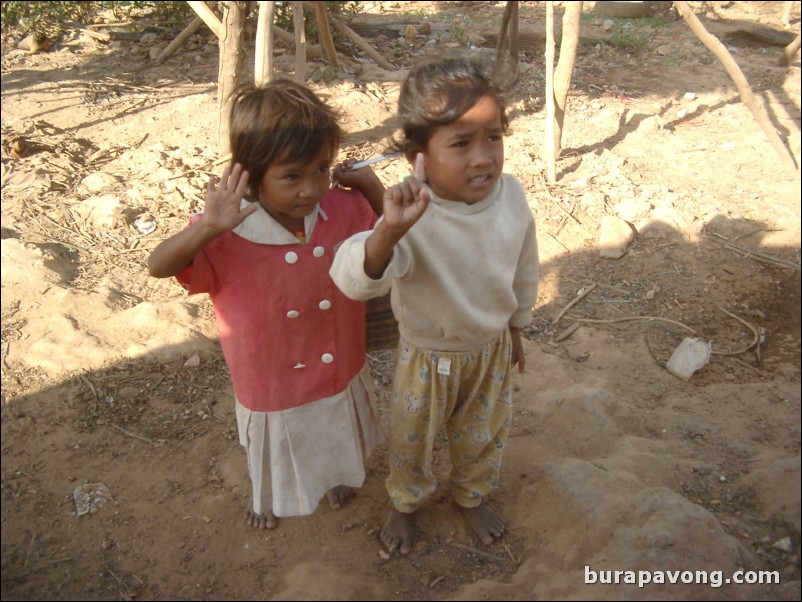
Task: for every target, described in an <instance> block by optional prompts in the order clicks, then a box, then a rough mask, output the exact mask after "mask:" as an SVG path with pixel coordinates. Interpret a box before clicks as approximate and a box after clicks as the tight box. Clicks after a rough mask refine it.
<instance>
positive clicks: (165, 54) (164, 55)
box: [156, 17, 203, 63]
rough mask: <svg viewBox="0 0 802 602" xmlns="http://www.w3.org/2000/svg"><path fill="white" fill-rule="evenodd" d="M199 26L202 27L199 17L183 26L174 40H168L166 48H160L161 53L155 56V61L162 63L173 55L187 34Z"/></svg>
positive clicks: (196, 29)
mask: <svg viewBox="0 0 802 602" xmlns="http://www.w3.org/2000/svg"><path fill="white" fill-rule="evenodd" d="M201 27H203V19H201V18H200V17H195V18H194V19H193V20H192V23H190V24H189V25H187V26H186V27H185V28H184V31H182V32H181V33H179V34H178V36H176V38H175V40H173V41H172V42H170V44H169V45H168V46H167V48H165V49H164V50H162V52H161V54H160V55H159V56H158V57H157V58H156V62H157V63H163V62H164V61H166V60H167V59H169V58H170V57H171V56H173V55H174V54H175V51H176V50H178V48H179V47H180V46H181V44H183V43H184V42H185V41H186V39H187V38H188V37H189V36H191V35H192V34H194V33H195V32H196V31H198V30H199V29H200V28H201Z"/></svg>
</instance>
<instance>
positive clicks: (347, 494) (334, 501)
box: [326, 485, 355, 510]
mask: <svg viewBox="0 0 802 602" xmlns="http://www.w3.org/2000/svg"><path fill="white" fill-rule="evenodd" d="M354 495H355V492H354V490H353V489H351V488H350V487H346V486H345V485H337V486H336V487H332V488H331V489H329V490H328V491H327V492H326V499H327V500H329V506H331V507H332V508H333V509H334V510H337V509H338V508H342V507H343V506H345V505H346V504H347V503H348V502H350V501H351V499H352V498H353V497H354Z"/></svg>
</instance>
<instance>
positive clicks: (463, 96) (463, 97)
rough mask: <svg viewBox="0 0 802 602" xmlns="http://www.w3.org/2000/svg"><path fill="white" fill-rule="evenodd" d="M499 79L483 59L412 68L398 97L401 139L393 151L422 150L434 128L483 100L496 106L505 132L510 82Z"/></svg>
mask: <svg viewBox="0 0 802 602" xmlns="http://www.w3.org/2000/svg"><path fill="white" fill-rule="evenodd" d="M502 77H504V76H503V74H502V73H501V72H498V73H494V71H493V69H492V67H491V65H490V64H489V63H488V62H487V61H486V59H483V58H480V57H468V56H463V55H454V56H447V57H444V58H442V57H441V58H435V59H430V60H427V61H425V62H423V63H421V64H419V65H417V66H415V67H413V68H412V69H411V70H410V72H409V74H408V75H407V77H406V79H405V80H404V83H403V84H402V85H401V92H400V94H399V96H398V118H399V120H400V121H401V124H400V127H401V130H402V132H403V139H402V140H400V141H399V140H394V141H393V147H394V148H395V149H396V150H402V151H407V150H411V149H412V148H413V147H419V148H426V146H427V145H428V143H429V140H430V139H431V137H432V134H433V132H434V129H435V128H436V127H437V126H441V125H447V124H449V123H453V122H454V121H456V120H457V119H459V118H460V117H462V115H464V114H465V113H466V112H468V111H469V110H470V109H471V108H472V107H473V106H474V105H475V104H476V103H477V102H478V101H479V99H481V98H482V97H484V96H490V97H492V98H493V99H494V100H495V101H496V102H497V103H498V106H499V108H500V109H501V127H502V131H504V132H506V131H507V129H508V128H509V119H508V118H507V113H506V107H507V100H506V94H507V91H508V89H509V88H510V82H509V81H508V82H506V83H505V82H504V81H503V80H502Z"/></svg>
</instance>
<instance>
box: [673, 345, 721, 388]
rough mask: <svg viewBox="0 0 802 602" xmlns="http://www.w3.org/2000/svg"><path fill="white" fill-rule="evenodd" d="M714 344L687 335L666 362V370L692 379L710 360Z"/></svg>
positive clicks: (683, 377) (682, 377) (683, 378)
mask: <svg viewBox="0 0 802 602" xmlns="http://www.w3.org/2000/svg"><path fill="white" fill-rule="evenodd" d="M712 351H713V346H712V345H711V344H710V343H708V342H707V341H703V340H701V339H694V338H692V337H685V339H684V340H683V341H682V343H680V344H679V346H678V347H677V348H676V349H675V350H674V353H672V354H671V358H670V359H669V360H668V362H666V370H668V371H669V372H671V374H673V375H674V376H677V377H679V378H681V379H682V380H686V381H688V380H691V376H693V373H694V372H696V371H697V370H699V369H700V368H703V367H704V366H705V365H706V364H707V362H709V361H710V353H711V352H712Z"/></svg>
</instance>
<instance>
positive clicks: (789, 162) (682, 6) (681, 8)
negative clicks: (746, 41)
mask: <svg viewBox="0 0 802 602" xmlns="http://www.w3.org/2000/svg"><path fill="white" fill-rule="evenodd" d="M674 8H676V9H677V12H678V13H679V15H680V16H681V17H682V18H683V19H685V22H686V23H687V24H688V26H689V27H690V28H691V30H692V31H693V32H694V33H695V34H696V36H697V37H698V38H699V39H700V40H701V41H702V44H704V45H705V46H707V48H708V49H709V50H710V52H712V53H713V54H714V55H716V57H717V58H718V60H720V61H721V62H722V64H723V65H724V68H725V69H726V70H727V73H729V74H730V77H731V78H732V81H733V82H734V83H735V87H736V88H738V92H739V93H740V95H741V100H742V101H743V103H744V104H745V105H746V106H747V107H749V110H750V111H752V115H754V117H755V119H756V120H757V122H758V125H760V128H761V129H762V130H763V133H764V134H766V137H767V138H768V140H769V144H771V146H772V147H773V148H774V150H775V151H776V152H777V154H778V155H779V157H780V160H781V162H782V164H783V166H784V167H785V168H786V169H787V170H788V172H789V173H791V172H793V173H794V174H798V173H799V169H798V167H797V165H796V161H794V157H793V155H791V153H790V152H789V151H788V149H787V148H786V146H785V144H784V143H783V141H782V140H781V139H780V136H779V135H778V134H777V131H776V130H775V129H774V126H773V125H772V124H771V120H770V119H769V116H768V115H767V114H766V110H765V109H764V108H763V106H762V105H761V104H760V101H759V100H758V98H757V97H756V96H755V95H754V94H753V93H752V88H751V87H750V86H749V82H747V81H746V77H745V76H744V74H743V72H742V71H741V68H740V67H738V64H737V63H736V62H735V59H733V58H732V55H731V54H730V52H729V50H727V47H726V46H724V44H722V43H721V41H720V40H719V39H718V38H717V37H716V36H714V35H713V34H711V33H710V32H708V31H707V29H705V26H704V25H703V24H702V22H701V21H700V20H699V19H698V18H697V16H696V15H695V14H694V12H693V11H692V10H691V7H690V6H688V3H687V2H679V1H675V2H674Z"/></svg>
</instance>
